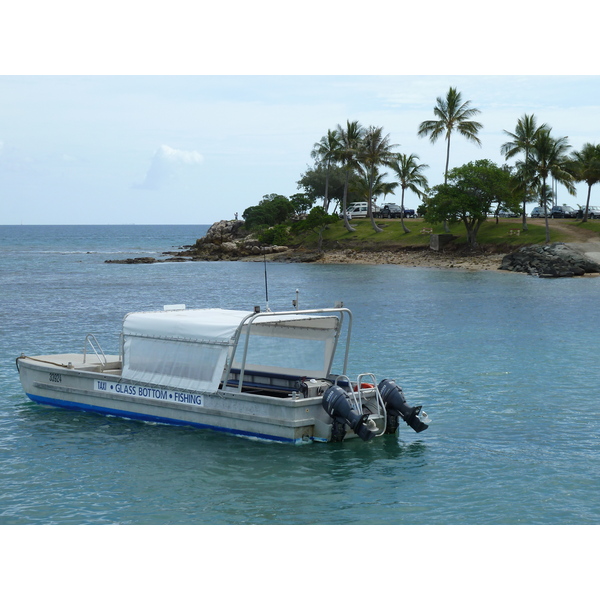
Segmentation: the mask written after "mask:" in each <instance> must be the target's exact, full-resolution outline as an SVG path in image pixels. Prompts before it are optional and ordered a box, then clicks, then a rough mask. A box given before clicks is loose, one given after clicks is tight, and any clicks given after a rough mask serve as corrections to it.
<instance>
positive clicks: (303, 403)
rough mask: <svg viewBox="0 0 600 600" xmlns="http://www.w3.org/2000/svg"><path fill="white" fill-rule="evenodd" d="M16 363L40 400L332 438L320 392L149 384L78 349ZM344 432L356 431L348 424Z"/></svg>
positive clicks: (260, 434)
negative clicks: (206, 389)
mask: <svg viewBox="0 0 600 600" xmlns="http://www.w3.org/2000/svg"><path fill="white" fill-rule="evenodd" d="M107 358H108V365H107V367H110V366H111V365H113V366H118V357H117V356H109V357H107ZM18 367H19V374H20V378H21V383H22V385H23V389H24V390H25V393H26V394H27V396H28V397H29V398H30V399H31V400H33V401H35V402H37V403H39V404H45V405H51V406H58V407H62V408H69V409H76V410H84V411H92V412H96V413H101V414H105V415H113V416H117V417H125V418H129V419H137V420H142V421H151V422H158V423H166V424H171V425H184V426H191V427H198V428H208V429H213V430H217V431H223V432H227V433H230V434H235V435H239V436H245V437H253V438H261V439H266V440H273V441H279V442H288V443H294V444H300V443H306V442H310V441H321V442H327V441H329V440H330V438H331V423H332V418H331V417H330V416H329V415H328V414H327V413H326V412H325V410H324V409H323V406H322V396H315V397H309V398H304V397H301V396H297V397H293V396H292V397H286V398H279V397H273V396H267V395H261V394H255V393H244V392H238V391H228V390H219V391H217V392H215V393H206V392H202V393H198V392H195V391H194V390H181V389H172V388H169V387H158V386H149V385H146V384H143V383H139V382H135V381H128V380H126V379H123V378H122V377H121V373H120V369H118V368H117V369H110V368H106V367H102V365H101V364H100V363H89V362H88V363H84V356H83V355H79V354H63V355H51V356H37V357H22V358H19V359H18ZM70 367H71V368H70ZM111 371H112V372H111ZM374 421H375V423H376V424H377V426H378V427H379V429H381V428H383V427H385V424H384V419H383V418H380V417H375V418H374ZM346 437H347V438H352V437H356V434H355V433H354V432H353V431H352V430H351V429H348V430H347V434H346Z"/></svg>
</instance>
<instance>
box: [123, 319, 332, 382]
mask: <svg viewBox="0 0 600 600" xmlns="http://www.w3.org/2000/svg"><path fill="white" fill-rule="evenodd" d="M339 322H340V320H339V317H338V316H337V315H331V314H327V315H323V314H306V313H300V314H296V313H285V314H277V313H258V314H256V313H254V312H246V311H237V310H223V309H213V308H211V309H197V310H168V311H160V312H137V313H129V314H128V315H126V317H125V319H124V321H123V377H124V378H127V379H132V380H134V381H142V382H144V383H147V384H153V385H159V386H167V387H176V388H183V389H193V390H198V391H215V390H216V389H218V387H219V384H220V382H221V378H222V376H223V372H224V368H225V364H226V361H227V359H228V357H231V355H232V352H233V346H234V345H235V344H236V342H237V341H238V339H239V347H238V348H237V350H236V351H235V362H234V364H233V366H234V367H236V368H242V363H241V362H240V361H244V358H245V359H246V360H245V368H248V369H253V370H260V371H269V372H274V373H287V374H290V375H292V374H293V375H300V376H302V375H310V376H313V377H325V376H326V375H327V372H328V369H329V368H330V366H331V361H332V359H333V352H334V351H335V342H336V339H337V328H338V324H339ZM247 323H251V325H250V333H251V335H250V343H249V345H248V346H246V333H247V331H248V325H247ZM238 332H239V333H238Z"/></svg>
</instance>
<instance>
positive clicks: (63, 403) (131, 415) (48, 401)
mask: <svg viewBox="0 0 600 600" xmlns="http://www.w3.org/2000/svg"><path fill="white" fill-rule="evenodd" d="M27 396H28V397H29V398H30V399H31V400H33V401H34V402H37V403H38V404H45V405H49V406H58V407H59V408H69V409H72V410H81V411H84V412H92V413H97V414H101V415H111V416H114V417H124V418H127V419H135V420H137V421H148V422H152V423H164V424H166V425H179V426H185V427H195V428H196V429H210V430H211V431H220V432H223V433H229V434H233V435H237V436H244V437H251V438H258V439H262V440H269V441H272V442H285V443H288V444H290V443H291V444H300V443H302V440H294V439H291V438H284V437H279V436H276V435H265V434H262V433H252V432H250V431H242V430H239V429H229V428H228V427H218V426H216V425H203V424H200V423H193V422H190V421H180V420H178V419H169V418H167V417H157V416H153V415H144V414H142V413H135V412H129V411H126V410H116V409H113V408H103V407H96V406H90V405H89V404H80V403H79V402H69V401H67V400H58V399H56V398H46V397H45V396H35V395H33V394H27Z"/></svg>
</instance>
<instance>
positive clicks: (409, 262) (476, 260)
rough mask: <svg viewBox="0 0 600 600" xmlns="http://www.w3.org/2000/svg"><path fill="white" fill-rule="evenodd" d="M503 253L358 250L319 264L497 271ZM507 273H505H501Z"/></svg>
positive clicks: (337, 252) (339, 253) (326, 256)
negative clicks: (468, 253)
mask: <svg viewBox="0 0 600 600" xmlns="http://www.w3.org/2000/svg"><path fill="white" fill-rule="evenodd" d="M503 257H504V254H472V255H464V256H462V255H457V254H450V253H448V254H447V253H444V252H435V251H434V250H429V249H427V250H397V251H393V252H391V251H382V252H361V251H357V250H329V251H326V252H325V253H324V255H323V258H321V259H319V260H318V261H316V262H320V263H325V264H363V265H382V264H383V265H385V264H388V265H402V266H405V267H431V268H436V269H465V270H470V271H498V270H499V268H500V265H501V264H502V258H503ZM501 272H506V271H501Z"/></svg>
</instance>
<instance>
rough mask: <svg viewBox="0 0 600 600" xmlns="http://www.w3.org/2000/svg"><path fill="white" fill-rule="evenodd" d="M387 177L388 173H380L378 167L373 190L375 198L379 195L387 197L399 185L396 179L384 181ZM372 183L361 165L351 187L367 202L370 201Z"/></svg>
mask: <svg viewBox="0 0 600 600" xmlns="http://www.w3.org/2000/svg"><path fill="white" fill-rule="evenodd" d="M386 177H387V173H380V172H379V169H377V172H376V174H375V181H374V183H373V184H372V190H371V194H372V197H373V198H378V197H379V196H383V197H384V198H385V197H386V196H387V195H388V194H393V193H394V190H395V189H396V188H397V187H398V183H397V182H396V181H384V179H385V178H386ZM370 185H371V183H370V182H369V177H368V175H367V174H366V173H365V171H364V170H363V169H362V168H361V167H360V165H359V167H358V177H356V178H355V179H354V180H353V181H351V182H350V189H351V190H352V191H353V192H355V193H356V195H357V196H359V197H360V198H362V199H364V201H365V202H368V201H369V187H370Z"/></svg>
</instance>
